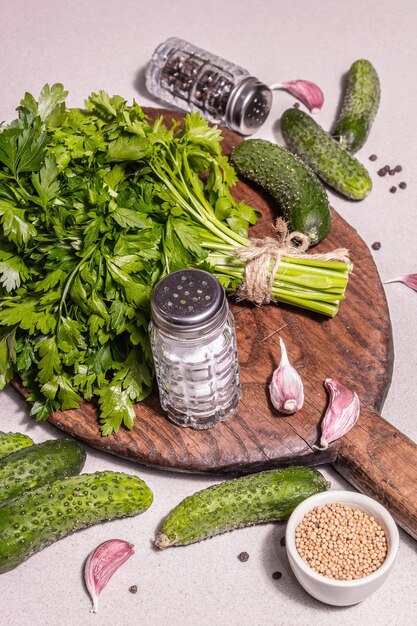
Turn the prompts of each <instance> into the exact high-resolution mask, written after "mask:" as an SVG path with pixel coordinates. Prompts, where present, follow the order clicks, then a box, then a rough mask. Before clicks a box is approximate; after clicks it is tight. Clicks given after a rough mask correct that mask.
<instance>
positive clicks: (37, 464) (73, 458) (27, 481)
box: [0, 439, 86, 502]
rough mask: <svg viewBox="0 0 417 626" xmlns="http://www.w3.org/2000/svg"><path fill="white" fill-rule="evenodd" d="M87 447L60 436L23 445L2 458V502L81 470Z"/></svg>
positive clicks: (0, 480)
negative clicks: (24, 446)
mask: <svg viewBox="0 0 417 626" xmlns="http://www.w3.org/2000/svg"><path fill="white" fill-rule="evenodd" d="M85 459H86V453H85V450H84V448H83V447H82V446H81V445H80V444H79V443H77V442H76V441H72V440H71V439H56V440H51V441H44V442H43V443H37V444H34V445H32V446H29V447H27V448H22V449H21V450H17V451H16V452H13V454H9V455H8V456H6V457H4V458H3V459H0V502H4V501H5V500H8V499H10V498H14V497H16V496H18V495H19V494H21V493H23V492H24V491H28V490H29V489H36V488H37V487H40V486H41V485H45V484H47V483H51V482H52V481H55V480H60V479H62V478H67V477H68V476H74V475H75V474H79V473H80V472H81V470H82V469H83V467H84V463H85Z"/></svg>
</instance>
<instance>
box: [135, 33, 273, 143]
mask: <svg viewBox="0 0 417 626" xmlns="http://www.w3.org/2000/svg"><path fill="white" fill-rule="evenodd" d="M146 87H147V89H148V91H149V92H150V93H151V94H153V95H154V96H156V97H157V98H160V99H161V100H164V101H165V102H167V103H169V104H173V105H174V106H176V107H178V108H180V109H183V110H185V111H199V112H200V113H201V114H202V115H203V116H204V117H206V118H207V119H208V120H209V121H210V122H213V123H215V124H222V125H225V126H227V127H228V128H230V129H231V130H234V131H236V132H238V133H240V134H242V135H251V134H252V133H254V132H255V131H256V130H257V129H258V128H259V127H260V126H262V124H263V123H264V121H265V120H266V118H267V116H268V114H269V111H270V109H271V102H272V92H271V90H270V89H269V87H267V86H266V85H265V84H264V83H262V82H261V81H260V80H258V79H257V78H255V77H254V76H251V75H250V74H249V72H248V71H247V70H245V69H244V68H243V67H239V66H238V65H235V64H234V63H231V62H229V61H226V60H225V59H222V58H220V57H218V56H215V55H213V54H211V53H210V52H206V51H205V50H202V49H201V48H197V47H196V46H194V45H193V44H191V43H188V42H187V41H184V40H183V39H178V38H177V37H171V38H170V39H167V41H165V42H164V43H162V44H160V45H159V46H158V47H157V48H156V50H155V52H154V53H153V55H152V58H151V60H150V62H149V64H148V66H147V68H146Z"/></svg>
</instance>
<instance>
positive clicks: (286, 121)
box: [281, 109, 372, 200]
mask: <svg viewBox="0 0 417 626" xmlns="http://www.w3.org/2000/svg"><path fill="white" fill-rule="evenodd" d="M281 132H282V136H283V138H284V140H285V142H286V143H287V145H288V147H289V148H290V150H292V151H293V152H295V153H296V154H298V156H299V157H300V158H301V159H302V160H303V161H304V163H306V164H307V165H309V166H310V167H311V169H312V170H313V171H314V172H315V173H316V174H317V176H319V177H320V178H321V179H322V180H324V181H325V182H326V183H327V184H328V185H330V187H333V189H335V190H336V191H338V192H339V193H340V194H342V195H343V196H345V197H346V198H349V199H351V200H362V199H363V198H365V197H366V196H367V195H368V194H369V192H370V191H371V189H372V180H371V177H370V176H369V174H368V172H367V170H366V168H365V167H364V166H363V165H362V164H361V163H359V161H358V160H357V159H356V158H355V157H354V156H353V155H352V154H350V152H348V151H347V150H345V149H344V148H342V146H341V145H340V143H338V142H337V141H336V139H334V138H333V137H331V136H330V135H329V134H328V133H326V131H325V130H323V128H321V126H319V124H317V122H316V121H315V120H313V118H312V117H311V116H310V115H308V113H305V112H304V111H301V110H300V109H288V110H287V111H285V112H284V113H283V115H282V117H281Z"/></svg>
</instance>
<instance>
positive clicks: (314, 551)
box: [295, 503, 388, 580]
mask: <svg viewBox="0 0 417 626" xmlns="http://www.w3.org/2000/svg"><path fill="white" fill-rule="evenodd" d="M295 545H296V548H297V551H298V553H299V555H300V556H301V558H302V559H303V560H304V561H305V562H306V563H307V565H308V566H309V567H311V568H312V569H313V570H314V571H316V572H318V573H319V574H322V575H323V576H327V577H328V578H335V579H337V580H354V579H356V578H363V577H364V576H368V575H369V574H371V573H372V572H374V571H375V570H377V569H378V568H379V567H381V565H382V563H383V562H384V560H385V558H386V556H387V548H388V546H387V538H386V536H385V532H384V530H383V528H382V527H381V526H380V525H379V524H378V522H377V521H376V520H375V518H374V517H373V516H372V515H368V513H365V512H364V511H361V510H360V509H356V508H354V507H351V506H348V505H346V504H339V503H335V504H326V505H325V506H317V507H314V508H313V509H311V511H309V512H308V513H306V514H305V515H304V517H303V519H302V520H301V522H300V523H299V525H298V526H297V528H296V530H295Z"/></svg>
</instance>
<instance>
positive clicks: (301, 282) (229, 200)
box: [0, 84, 349, 435]
mask: <svg viewBox="0 0 417 626" xmlns="http://www.w3.org/2000/svg"><path fill="white" fill-rule="evenodd" d="M66 96H67V92H66V91H64V88H63V86H62V85H60V84H55V85H53V86H52V87H49V86H48V85H45V87H44V88H43V90H42V92H41V94H40V96H39V98H38V100H37V101H36V100H35V98H34V97H33V96H32V95H31V94H28V93H27V94H25V97H24V98H23V100H22V101H21V104H20V107H19V108H18V118H17V119H16V120H14V121H13V122H12V123H11V124H9V125H8V126H4V127H2V128H0V388H2V387H4V386H5V385H6V384H7V383H8V382H9V381H10V380H11V379H12V378H13V377H14V376H16V375H18V376H19V377H20V378H21V380H22V381H23V384H24V385H26V386H27V387H28V388H29V389H30V396H29V399H30V400H31V401H32V402H33V406H32V414H33V415H34V416H35V417H36V419H38V420H42V419H46V418H47V417H48V416H49V415H50V414H51V413H52V412H53V411H54V410H58V409H59V410H66V409H73V408H76V407H78V405H79V403H80V402H81V401H82V400H83V399H86V400H90V399H91V398H93V397H94V396H95V397H97V398H98V403H99V407H100V421H101V432H102V434H103V435H108V434H110V433H111V432H113V431H117V430H118V429H119V428H120V426H121V425H123V426H125V427H126V428H131V427H132V425H133V422H134V419H135V411H134V408H133V406H134V404H135V403H136V402H140V401H141V400H143V399H144V398H145V397H146V396H147V395H148V394H149V393H150V391H151V389H152V385H153V364H152V355H151V351H150V345H149V338H148V321H149V301H150V295H151V291H152V288H153V286H154V285H155V283H156V282H157V281H158V280H159V279H161V278H162V277H163V276H164V275H165V274H167V273H169V272H172V271H175V270H178V269H181V268H184V267H201V268H203V269H205V270H208V271H210V272H212V273H213V274H215V275H216V276H217V277H218V278H219V280H220V281H221V282H222V284H223V285H224V286H225V288H226V289H228V290H229V291H234V290H236V289H237V287H238V286H239V285H240V284H241V283H242V280H243V278H244V271H245V263H244V262H242V261H241V260H240V259H238V258H236V256H235V255H234V250H236V249H237V248H240V247H242V246H249V245H250V240H249V239H248V237H247V232H248V228H249V225H251V224H254V223H255V222H256V219H257V213H256V211H255V210H254V209H253V208H252V207H250V206H248V205H246V204H245V203H243V202H237V201H236V200H234V198H233V196H232V194H231V191H230V189H231V187H233V185H234V184H235V182H236V174H235V172H234V170H233V168H232V167H231V165H230V164H229V162H228V160H227V158H226V157H225V156H224V155H222V152H221V148H220V144H221V133H220V131H219V130H218V129H217V128H215V127H214V128H213V127H210V126H209V125H208V124H207V122H206V121H205V120H204V119H202V118H201V117H200V116H199V115H198V114H195V113H191V114H189V115H187V116H186V118H185V122H184V126H183V127H182V128H180V126H179V125H178V124H175V123H174V124H173V125H172V126H171V127H170V128H168V127H166V126H165V125H164V123H163V120H162V118H160V119H158V120H157V121H156V122H155V123H154V124H152V125H151V124H150V123H149V122H148V120H147V117H146V115H145V114H144V112H143V111H142V109H141V108H140V107H139V106H138V105H137V104H136V103H133V105H132V106H128V105H127V104H126V102H125V100H123V99H122V98H121V97H119V96H114V97H112V98H110V97H109V96H108V95H107V94H106V93H104V92H99V93H98V94H92V95H91V96H90V97H89V98H88V99H87V101H86V103H85V109H77V108H71V109H70V108H67V107H66V105H65V98H66ZM203 173H204V177H203V176H202V174H203ZM348 272H349V267H348V264H347V263H343V262H336V261H335V262H333V261H330V262H323V261H314V259H309V258H306V259H304V258H295V259H291V258H286V257H283V258H282V260H281V263H280V268H279V271H278V273H277V276H276V278H275V282H274V286H273V289H272V294H273V296H274V298H275V299H277V300H282V301H284V302H287V303H292V304H294V305H296V306H301V307H304V308H308V309H311V310H313V311H318V312H321V313H323V314H325V315H330V316H332V315H334V314H335V313H336V311H337V308H338V305H339V301H340V300H341V299H343V297H344V292H345V288H346V284H347V277H348Z"/></svg>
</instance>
